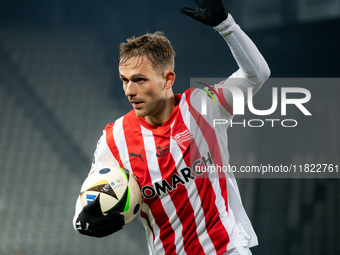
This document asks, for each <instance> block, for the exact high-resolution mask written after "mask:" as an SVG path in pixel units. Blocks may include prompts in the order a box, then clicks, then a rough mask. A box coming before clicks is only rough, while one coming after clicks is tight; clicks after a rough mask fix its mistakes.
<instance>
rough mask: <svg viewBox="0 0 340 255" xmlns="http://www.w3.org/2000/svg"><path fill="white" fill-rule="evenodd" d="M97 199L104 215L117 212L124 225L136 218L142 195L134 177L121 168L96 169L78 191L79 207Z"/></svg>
mask: <svg viewBox="0 0 340 255" xmlns="http://www.w3.org/2000/svg"><path fill="white" fill-rule="evenodd" d="M98 196H99V197H98ZM97 197H98V199H99V203H100V208H101V210H102V213H103V214H104V215H107V214H109V213H110V212H112V211H119V212H120V213H121V214H122V215H124V220H125V224H128V223H129V222H131V221H132V220H133V219H134V218H135V217H136V215H137V214H138V212H139V211H140V208H141V206H142V194H141V190H140V187H139V184H138V182H137V179H136V177H135V176H134V175H133V174H132V173H131V172H129V171H128V170H126V169H123V168H121V167H107V168H102V169H98V170H95V171H93V172H92V173H90V175H89V176H88V177H87V178H86V179H85V181H84V183H83V185H82V187H81V190H80V202H81V206H82V207H84V206H85V205H87V204H89V203H90V202H91V201H93V200H94V199H96V198H97Z"/></svg>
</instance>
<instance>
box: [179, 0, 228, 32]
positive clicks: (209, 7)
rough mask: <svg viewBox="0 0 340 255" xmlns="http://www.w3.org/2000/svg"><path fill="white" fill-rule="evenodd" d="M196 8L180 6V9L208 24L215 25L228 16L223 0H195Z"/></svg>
mask: <svg viewBox="0 0 340 255" xmlns="http://www.w3.org/2000/svg"><path fill="white" fill-rule="evenodd" d="M195 3H196V5H197V8H196V9H192V8H189V7H184V6H183V7H181V9H180V11H181V12H182V13H184V14H186V15H188V16H189V17H192V18H194V19H195V20H198V21H200V22H202V23H203V24H206V25H208V26H213V27H214V26H217V25H218V24H220V23H221V22H222V21H224V20H225V19H226V18H227V17H228V11H227V8H226V6H225V4H224V3H223V0H195Z"/></svg>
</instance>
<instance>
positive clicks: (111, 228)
mask: <svg viewBox="0 0 340 255" xmlns="http://www.w3.org/2000/svg"><path fill="white" fill-rule="evenodd" d="M124 224H125V222H124V216H123V215H121V214H120V213H119V212H118V211H113V212H112V213H110V214H108V215H106V216H104V215H103V213H102V211H101V209H100V204H99V200H98V199H95V200H94V201H92V202H91V203H89V204H88V205H86V206H84V208H83V210H82V211H81V212H80V214H79V216H78V218H77V220H76V229H77V230H78V231H79V233H81V234H83V235H88V236H95V237H104V236H108V235H111V234H113V233H114V232H117V231H118V230H121V229H122V228H123V225H124Z"/></svg>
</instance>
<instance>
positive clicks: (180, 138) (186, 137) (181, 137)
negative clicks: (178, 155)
mask: <svg viewBox="0 0 340 255" xmlns="http://www.w3.org/2000/svg"><path fill="white" fill-rule="evenodd" d="M191 138H193V135H192V134H190V132H189V130H185V131H183V132H181V133H178V134H176V135H175V136H173V137H172V139H174V140H175V142H176V143H177V144H178V146H179V147H181V148H182V149H186V148H187V146H185V145H184V143H185V142H187V141H190V139H191Z"/></svg>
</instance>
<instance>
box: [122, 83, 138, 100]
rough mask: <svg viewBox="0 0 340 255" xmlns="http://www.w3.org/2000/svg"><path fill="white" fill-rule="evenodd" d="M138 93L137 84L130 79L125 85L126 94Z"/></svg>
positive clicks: (129, 95) (128, 95) (133, 94)
mask: <svg viewBox="0 0 340 255" xmlns="http://www.w3.org/2000/svg"><path fill="white" fill-rule="evenodd" d="M136 94H137V90H136V84H135V83H134V82H132V81H129V83H128V84H127V85H126V87H125V96H127V97H131V96H135V95H136Z"/></svg>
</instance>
